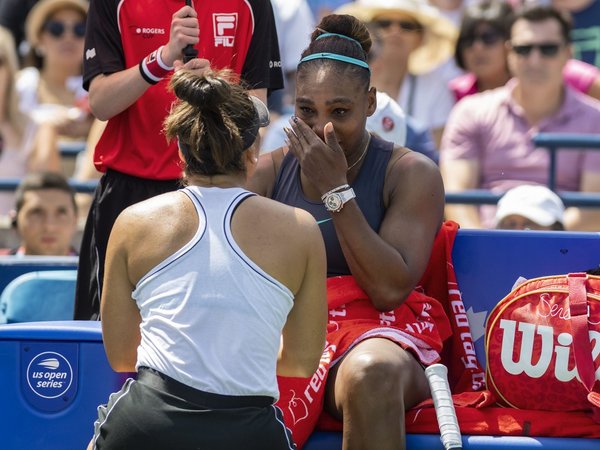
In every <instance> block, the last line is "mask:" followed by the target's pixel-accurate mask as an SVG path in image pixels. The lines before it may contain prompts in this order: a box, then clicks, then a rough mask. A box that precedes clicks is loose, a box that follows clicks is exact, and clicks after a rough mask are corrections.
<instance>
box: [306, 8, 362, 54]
mask: <svg viewBox="0 0 600 450" xmlns="http://www.w3.org/2000/svg"><path fill="white" fill-rule="evenodd" d="M324 33H336V34H341V35H343V36H347V37H349V38H351V39H354V40H355V41H357V42H358V43H359V44H360V46H361V48H362V49H363V51H364V52H365V54H367V53H369V50H371V36H370V34H369V30H368V28H367V26H366V25H365V24H364V23H362V22H361V21H360V20H358V19H357V18H356V17H354V16H350V15H348V14H329V15H328V16H325V17H323V19H321V22H320V23H319V25H317V28H316V29H315V31H313V33H312V35H311V41H313V42H314V41H315V40H316V39H317V38H318V37H319V36H320V35H322V34H324Z"/></svg>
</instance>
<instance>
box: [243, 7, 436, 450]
mask: <svg viewBox="0 0 600 450" xmlns="http://www.w3.org/2000/svg"><path fill="white" fill-rule="evenodd" d="M370 45H371V40H370V37H369V32H368V30H367V28H366V26H365V25H364V24H363V23H362V22H360V21H358V20H357V19H356V18H354V17H352V16H349V15H329V16H326V17H324V18H323V20H322V21H321V23H320V24H319V25H318V26H317V29H316V30H315V31H314V32H313V34H312V36H311V43H310V45H309V47H308V48H307V49H306V50H305V51H304V53H303V54H302V59H301V61H300V63H299V66H298V72H297V79H296V105H295V116H294V117H293V118H292V120H291V121H290V128H289V129H287V138H288V141H289V143H288V145H287V146H286V147H283V148H280V149H277V150H275V151H273V152H271V153H268V154H265V155H264V156H262V157H261V160H260V162H259V167H258V170H257V172H256V173H255V176H254V177H253V178H252V179H251V183H250V187H251V188H252V189H253V190H255V191H256V192H259V193H261V194H263V195H266V196H269V197H271V198H273V199H275V200H279V201H281V202H283V203H286V204H289V205H292V206H296V207H299V208H303V209H305V210H307V211H309V212H310V213H311V214H312V215H313V216H314V217H315V219H317V223H318V224H319V226H320V229H321V233H322V234H323V237H324V240H325V246H326V253H327V272H328V276H329V277H335V276H338V275H352V277H353V280H352V279H350V277H345V278H341V279H340V278H332V279H330V280H328V283H329V282H332V283H337V282H342V283H343V282H344V280H346V281H347V284H346V285H343V286H342V288H344V289H343V290H344V291H345V292H348V293H350V292H351V291H354V292H357V291H358V295H359V296H362V297H364V299H363V300H364V301H355V302H352V301H348V302H346V303H338V304H337V305H334V304H333V303H332V302H331V298H330V297H329V296H328V300H330V304H329V318H330V321H329V325H328V335H327V343H328V347H327V349H326V352H325V354H324V358H323V359H322V360H321V365H320V367H319V371H318V372H317V373H316V374H315V376H313V378H312V379H311V380H307V384H308V386H307V387H306V388H304V387H302V386H298V385H296V386H295V387H289V386H290V384H291V383H293V382H295V380H285V379H282V380H281V382H280V391H281V395H282V399H281V400H280V402H279V404H280V405H281V407H282V409H283V410H284V412H285V413H286V421H287V422H286V423H287V424H288V426H290V427H292V431H293V433H294V439H295V440H296V442H297V443H298V444H299V445H301V444H302V443H303V442H304V440H306V439H307V438H308V436H309V434H310V432H312V429H313V428H314V425H315V423H316V420H317V419H318V417H319V415H320V413H321V410H322V407H323V402H324V406H325V409H326V410H327V411H328V412H329V413H331V414H332V415H333V416H334V417H335V418H338V419H340V420H342V421H343V439H344V447H343V448H344V449H378V450H387V449H395V450H397V449H398V448H404V445H405V431H404V411H405V410H406V409H408V408H410V407H412V406H414V405H416V404H417V403H419V402H421V401H422V400H424V399H426V398H428V397H429V389H428V386H427V380H426V378H425V374H424V370H423V366H424V365H429V364H432V363H434V362H436V361H438V360H439V352H440V351H441V347H442V340H443V339H444V338H445V337H447V336H448V322H447V318H446V316H445V315H444V312H443V309H442V306H441V305H440V304H439V303H438V302H437V301H436V300H434V299H431V298H429V297H425V296H422V295H420V294H417V293H415V292H413V289H414V287H415V285H416V284H417V282H418V281H419V279H420V278H421V276H422V274H423V272H424V270H425V268H426V265H427V263H428V259H429V256H430V253H431V249H432V246H433V242H434V238H435V235H436V232H437V230H438V229H439V227H440V225H441V223H442V216H443V209H444V188H443V185H442V179H441V176H440V173H439V170H438V168H437V166H436V165H435V163H434V162H433V161H432V160H430V159H429V158H427V157H426V156H424V155H422V154H420V153H417V152H413V151H411V150H409V149H407V148H404V147H399V146H395V145H394V144H393V143H391V142H387V141H384V140H381V139H380V138H378V137H377V136H374V135H373V136H372V135H370V134H369V133H368V132H367V130H366V128H365V124H366V121H367V117H368V116H370V115H371V114H373V112H374V111H375V108H376V90H375V88H373V87H371V85H370V70H369V66H368V64H367V62H366V61H367V52H368V51H369V48H370ZM338 287H339V285H338ZM329 293H331V291H328V294H329ZM350 300H351V299H350ZM415 323H420V324H421V325H426V326H423V327H413V326H411V325H410V324H415ZM419 330H421V331H419ZM327 370H329V373H328V376H327V378H324V373H326V372H327ZM325 379H326V382H323V383H321V382H320V380H325ZM315 380H316V381H315ZM296 381H297V380H296ZM284 395H289V396H290V397H291V398H288V397H286V398H284ZM286 402H287V403H286ZM298 404H301V405H305V406H306V409H307V410H306V411H302V410H299V409H296V408H297V405H298Z"/></svg>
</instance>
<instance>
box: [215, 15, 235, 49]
mask: <svg viewBox="0 0 600 450" xmlns="http://www.w3.org/2000/svg"><path fill="white" fill-rule="evenodd" d="M237 26H238V15H237V13H215V14H213V36H214V39H215V47H233V45H234V43H235V32H236V30H237Z"/></svg>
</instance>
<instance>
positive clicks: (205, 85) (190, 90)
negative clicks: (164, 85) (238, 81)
mask: <svg viewBox="0 0 600 450" xmlns="http://www.w3.org/2000/svg"><path fill="white" fill-rule="evenodd" d="M175 76H177V78H178V79H177V82H176V83H173V92H174V93H175V95H176V96H177V98H179V99H181V100H183V101H185V102H187V103H189V104H190V105H192V106H194V107H196V108H198V109H200V110H201V111H215V110H218V109H219V106H220V105H222V104H223V103H224V102H225V100H227V99H228V98H229V97H230V95H231V87H230V85H229V84H228V83H227V82H226V81H225V80H223V79H221V78H216V77H215V76H214V75H213V74H211V73H207V74H205V75H204V76H203V77H198V76H196V75H194V74H193V73H192V72H187V71H181V72H180V73H178V74H176V75H175Z"/></svg>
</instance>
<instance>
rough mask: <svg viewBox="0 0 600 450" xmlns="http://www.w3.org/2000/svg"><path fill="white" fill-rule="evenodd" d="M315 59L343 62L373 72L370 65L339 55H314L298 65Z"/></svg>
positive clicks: (306, 57)
mask: <svg viewBox="0 0 600 450" xmlns="http://www.w3.org/2000/svg"><path fill="white" fill-rule="evenodd" d="M313 59H333V60H335V61H342V62H345V63H348V64H354V65H355V66H359V67H363V68H365V69H367V70H368V71H369V72H371V69H370V68H369V65H368V64H367V63H366V62H365V61H361V60H360V59H356V58H351V57H350V56H344V55H338V54H337V53H313V54H312V55H308V56H305V57H304V58H302V59H301V60H300V62H299V63H298V65H300V64H302V63H303V62H307V61H312V60H313Z"/></svg>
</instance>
